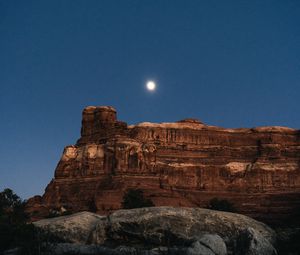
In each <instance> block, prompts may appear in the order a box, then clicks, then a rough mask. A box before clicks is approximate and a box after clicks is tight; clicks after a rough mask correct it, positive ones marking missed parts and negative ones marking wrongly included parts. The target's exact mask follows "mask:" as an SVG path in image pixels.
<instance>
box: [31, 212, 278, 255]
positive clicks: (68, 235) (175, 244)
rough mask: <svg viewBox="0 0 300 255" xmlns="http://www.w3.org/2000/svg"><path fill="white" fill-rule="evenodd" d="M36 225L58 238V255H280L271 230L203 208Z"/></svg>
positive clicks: (80, 216) (59, 219) (87, 216)
mask: <svg viewBox="0 0 300 255" xmlns="http://www.w3.org/2000/svg"><path fill="white" fill-rule="evenodd" d="M77 223H78V225H77ZM34 224H35V225H36V226H37V227H38V228H39V229H41V230H42V231H46V232H50V233H51V234H52V235H54V236H58V237H59V240H60V244H59V245H58V246H57V248H56V253H57V254H64V253H66V252H67V251H68V252H71V251H72V252H74V250H75V251H81V252H83V251H85V253H86V254H97V252H98V253H99V252H101V254H149V255H150V254H153V255H154V254H189V255H195V254H200V255H201V254H203V255H204V254H205V255H210V254H212V255H216V254H218V255H225V254H244V255H255V254H257V255H258V254H262V255H273V254H276V250H275V249H274V244H275V241H276V235H275V232H274V231H273V230H272V229H271V228H269V227H268V226H267V225H265V224H263V223H261V222H258V221H256V220H253V219H251V218H249V217H247V216H243V215H240V214H234V213H228V212H220V211H213V210H208V209H201V208H173V207H149V208H140V209H131V210H119V211H116V212H114V213H112V214H111V215H109V216H99V215H96V214H92V213H89V212H81V213H77V214H74V215H71V216H62V217H57V218H52V219H45V220H42V221H37V222H35V223H34ZM68 249H69V250H68ZM93 252H94V253H93Z"/></svg>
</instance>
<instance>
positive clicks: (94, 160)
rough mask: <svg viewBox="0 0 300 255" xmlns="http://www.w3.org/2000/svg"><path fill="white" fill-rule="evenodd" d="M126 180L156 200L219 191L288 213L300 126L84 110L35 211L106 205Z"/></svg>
mask: <svg viewBox="0 0 300 255" xmlns="http://www.w3.org/2000/svg"><path fill="white" fill-rule="evenodd" d="M128 188H140V189H143V190H144V192H145V194H146V196H147V197H149V198H150V199H151V200H152V201H153V202H154V204H155V205H157V206H162V205H168V206H192V207H205V206H207V205H208V202H209V200H210V199H212V198H214V197H218V198H222V199H227V200H229V201H230V202H232V203H233V204H234V206H235V207H236V209H237V210H238V212H240V213H243V214H246V215H249V216H252V217H254V218H256V219H259V220H263V221H265V222H268V223H279V222H280V221H284V220H286V219H291V217H293V214H294V212H296V210H298V208H299V205H300V131H299V130H294V129H290V128H285V127H261V128H252V129H246V128H241V129H225V128H219V127H214V126H207V125H205V124H203V123H202V122H200V121H197V120H194V119H185V120H183V121H179V122H176V123H161V124H155V123H141V124H138V125H132V126H127V124H126V123H124V122H121V121H118V120H117V118H116V111H115V110H114V109H113V108H112V107H87V108H85V109H84V111H83V118H82V128H81V138H80V139H79V140H78V141H77V143H76V145H74V146H67V147H66V148H65V149H64V152H63V155H62V157H61V160H60V161H59V163H58V165H57V168H56V170H55V178H54V179H53V180H52V181H51V182H50V184H49V185H48V186H47V188H46V191H45V194H44V195H43V197H41V198H40V199H37V198H36V197H35V198H34V200H32V199H30V200H29V203H28V204H29V206H28V210H29V211H30V213H31V214H32V215H33V218H34V217H37V218H39V217H41V216H45V211H47V210H50V209H57V208H62V207H63V208H66V209H68V210H72V211H81V210H94V211H97V212H99V213H109V212H111V211H114V210H117V209H120V207H121V201H122V197H123V194H124V192H125V191H126V190H127V189H128Z"/></svg>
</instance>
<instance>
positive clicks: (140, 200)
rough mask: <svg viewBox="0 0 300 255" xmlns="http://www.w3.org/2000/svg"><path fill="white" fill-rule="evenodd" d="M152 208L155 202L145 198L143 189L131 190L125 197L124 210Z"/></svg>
mask: <svg viewBox="0 0 300 255" xmlns="http://www.w3.org/2000/svg"><path fill="white" fill-rule="evenodd" d="M151 206H154V204H153V202H152V201H151V199H147V198H145V197H144V192H143V191H142V190H141V189H129V190H127V192H126V193H125V194H124V196H123V202H122V207H123V208H124V209H132V208H141V207H151Z"/></svg>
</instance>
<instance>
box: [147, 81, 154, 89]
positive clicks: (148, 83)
mask: <svg viewBox="0 0 300 255" xmlns="http://www.w3.org/2000/svg"><path fill="white" fill-rule="evenodd" d="M146 87H147V89H148V90H149V91H154V90H155V89H156V84H155V82H154V81H148V82H147V84H146Z"/></svg>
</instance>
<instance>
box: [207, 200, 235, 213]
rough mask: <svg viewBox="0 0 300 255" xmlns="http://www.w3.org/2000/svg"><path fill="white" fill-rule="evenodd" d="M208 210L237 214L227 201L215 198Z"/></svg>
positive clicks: (210, 202)
mask: <svg viewBox="0 0 300 255" xmlns="http://www.w3.org/2000/svg"><path fill="white" fill-rule="evenodd" d="M208 209H212V210H217V211H224V212H235V211H236V209H235V208H234V206H233V204H232V203H231V202H229V201H228V200H226V199H219V198H216V197H215V198H213V199H211V200H210V201H209V205H208Z"/></svg>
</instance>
